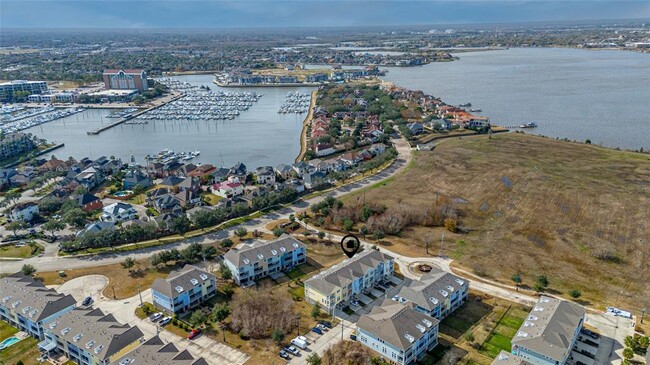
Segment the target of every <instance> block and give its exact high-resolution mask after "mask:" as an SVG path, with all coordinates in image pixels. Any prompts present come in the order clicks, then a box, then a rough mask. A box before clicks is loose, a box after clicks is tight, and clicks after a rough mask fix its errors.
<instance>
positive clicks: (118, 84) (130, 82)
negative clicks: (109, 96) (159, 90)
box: [102, 69, 148, 91]
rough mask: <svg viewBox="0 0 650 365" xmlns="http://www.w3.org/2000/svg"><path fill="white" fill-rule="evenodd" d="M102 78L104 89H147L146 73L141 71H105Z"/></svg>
mask: <svg viewBox="0 0 650 365" xmlns="http://www.w3.org/2000/svg"><path fill="white" fill-rule="evenodd" d="M102 76H103V78H104V87H105V88H106V89H111V90H139V91H145V90H147V89H148V85H147V73H146V72H145V71H144V70H143V69H135V70H105V71H104V73H103V74H102Z"/></svg>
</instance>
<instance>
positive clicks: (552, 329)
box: [510, 296, 585, 365]
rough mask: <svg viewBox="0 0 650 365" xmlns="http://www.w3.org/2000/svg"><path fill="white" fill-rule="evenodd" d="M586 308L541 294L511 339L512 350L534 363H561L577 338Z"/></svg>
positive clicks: (550, 364) (565, 361)
mask: <svg viewBox="0 0 650 365" xmlns="http://www.w3.org/2000/svg"><path fill="white" fill-rule="evenodd" d="M584 319H585V308H584V307H583V306H581V305H579V304H577V303H574V302H569V301H565V300H561V299H556V298H551V297H547V296H541V297H540V298H539V301H538V302H537V304H535V306H534V307H533V309H532V310H531V311H530V313H529V315H528V317H526V318H525V319H524V323H523V324H522V325H521V327H519V330H518V331H517V333H516V334H515V336H514V338H513V339H512V340H511V343H512V348H511V351H510V352H511V353H512V354H513V355H517V356H519V357H521V358H522V359H524V360H526V361H528V362H531V363H533V364H535V365H558V364H559V365H564V364H566V363H567V360H568V359H569V356H570V353H571V350H572V349H573V345H574V344H575V342H576V340H577V339H578V335H579V334H580V331H581V330H582V326H583V324H584Z"/></svg>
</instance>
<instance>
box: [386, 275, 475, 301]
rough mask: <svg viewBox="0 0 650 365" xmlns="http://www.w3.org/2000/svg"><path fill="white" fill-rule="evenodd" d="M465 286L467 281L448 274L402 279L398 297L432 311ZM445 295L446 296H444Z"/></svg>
mask: <svg viewBox="0 0 650 365" xmlns="http://www.w3.org/2000/svg"><path fill="white" fill-rule="evenodd" d="M464 286H467V281H465V280H463V279H461V278H459V277H458V276H456V275H454V274H450V273H448V272H443V271H441V272H437V273H433V274H427V275H424V276H422V277H421V278H420V280H411V279H408V278H405V279H404V286H402V289H400V291H399V293H397V295H399V296H400V297H402V298H404V299H406V300H408V301H411V302H413V303H415V304H417V305H418V306H420V307H422V308H425V309H427V310H433V309H434V308H435V307H436V306H437V305H438V304H440V303H443V302H444V301H445V300H446V299H447V298H448V297H449V296H451V294H452V293H453V292H455V291H458V290H460V289H462V288H463V287H464ZM445 293H446V296H445Z"/></svg>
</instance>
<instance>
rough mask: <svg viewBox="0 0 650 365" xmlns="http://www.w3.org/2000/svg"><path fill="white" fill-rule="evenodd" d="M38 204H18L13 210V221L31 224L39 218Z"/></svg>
mask: <svg viewBox="0 0 650 365" xmlns="http://www.w3.org/2000/svg"><path fill="white" fill-rule="evenodd" d="M38 213H39V211H38V204H36V203H34V202H26V203H20V204H16V206H15V207H14V208H13V209H12V210H11V219H12V220H14V221H24V222H31V221H32V220H34V218H36V217H37V216H38Z"/></svg>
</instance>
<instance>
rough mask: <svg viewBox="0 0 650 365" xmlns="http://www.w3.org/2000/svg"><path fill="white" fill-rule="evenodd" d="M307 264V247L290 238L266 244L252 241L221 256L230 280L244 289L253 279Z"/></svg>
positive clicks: (283, 237)
mask: <svg viewBox="0 0 650 365" xmlns="http://www.w3.org/2000/svg"><path fill="white" fill-rule="evenodd" d="M305 262H307V247H306V246H305V244H304V243H302V242H300V241H298V240H297V239H295V238H294V237H292V236H289V235H283V236H281V237H279V238H278V239H275V240H273V241H270V242H268V243H264V242H255V243H253V244H252V245H244V247H241V248H239V249H231V250H229V251H228V252H227V253H226V254H225V255H224V263H225V265H226V266H227V267H228V269H230V272H231V273H232V277H233V280H234V281H235V282H236V283H237V284H238V285H241V286H248V285H251V284H253V283H254V282H255V280H259V279H262V278H264V277H267V276H269V275H273V274H275V273H279V272H284V271H289V270H291V269H293V268H294V267H296V266H298V265H300V264H303V263H305Z"/></svg>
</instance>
